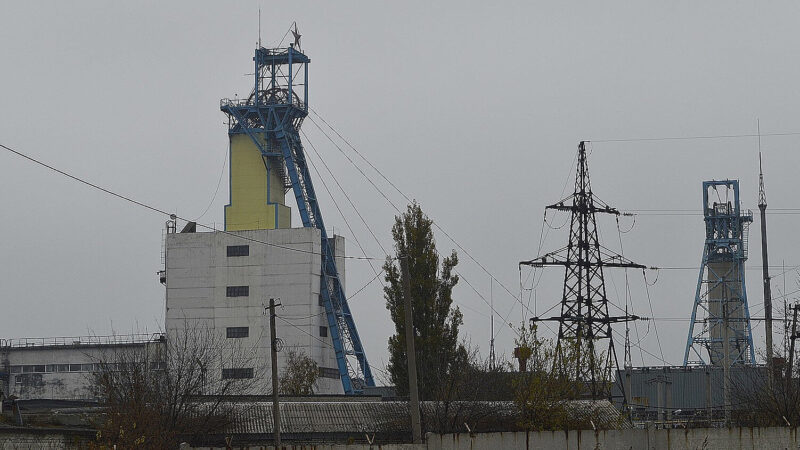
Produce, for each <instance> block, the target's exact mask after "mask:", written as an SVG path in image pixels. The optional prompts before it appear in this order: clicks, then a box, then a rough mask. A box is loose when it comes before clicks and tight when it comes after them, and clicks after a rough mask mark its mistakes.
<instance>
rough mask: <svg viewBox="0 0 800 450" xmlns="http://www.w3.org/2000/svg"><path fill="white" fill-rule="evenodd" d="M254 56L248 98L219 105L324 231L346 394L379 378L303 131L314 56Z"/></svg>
mask: <svg viewBox="0 0 800 450" xmlns="http://www.w3.org/2000/svg"><path fill="white" fill-rule="evenodd" d="M253 61H254V62H255V72H254V77H253V90H252V91H251V93H250V95H249V97H247V98H242V99H234V100H231V99H222V100H221V101H220V110H222V112H224V113H225V114H227V116H228V119H229V124H228V134H229V135H231V136H233V135H235V134H244V135H246V136H248V137H250V139H251V140H252V141H253V143H254V144H255V145H256V146H257V147H258V149H259V150H260V151H261V155H262V158H263V159H264V164H265V167H267V168H271V167H275V168H276V169H278V170H282V171H283V173H282V177H281V178H283V180H284V183H285V187H286V188H287V189H288V188H291V189H292V190H293V191H294V196H295V199H296V200H297V208H298V210H299V213H300V218H301V219H302V221H303V226H304V227H313V228H316V229H318V230H320V233H321V234H322V251H321V253H322V254H321V258H322V266H321V277H320V295H321V297H322V302H323V304H324V306H325V312H326V315H327V319H328V326H329V330H330V335H331V339H332V342H333V347H334V351H335V353H336V361H337V365H338V369H339V374H340V376H341V380H342V387H343V389H344V392H345V393H346V394H357V393H360V392H361V391H362V389H363V387H364V386H374V385H375V382H374V380H373V377H372V372H371V370H370V366H369V363H368V362H367V357H366V355H365V353H364V349H363V347H362V345H361V339H360V338H359V336H358V331H357V330H356V325H355V322H354V321H353V316H352V314H351V313H350V307H349V306H348V304H347V298H346V297H345V294H344V289H343V287H342V284H341V283H340V280H339V271H338V270H337V268H336V260H335V258H334V252H333V248H332V245H331V243H330V241H329V239H328V234H327V231H326V229H325V224H324V222H323V220H322V211H321V210H320V207H319V203H318V202H317V195H316V194H315V192H314V184H313V183H312V181H311V175H310V173H309V168H308V164H307V161H306V155H305V152H304V150H303V145H302V143H301V141H300V134H299V132H300V127H301V125H302V123H303V119H304V118H305V117H306V116H307V115H308V64H309V63H310V62H311V60H310V59H309V58H308V56H306V55H305V54H304V53H303V52H302V51H301V50H300V49H299V45H296V44H291V45H289V46H288V47H287V48H272V49H268V48H264V47H261V46H259V47H258V48H257V49H256V51H255V56H254V57H253Z"/></svg>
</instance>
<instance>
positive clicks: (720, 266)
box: [683, 180, 755, 366]
mask: <svg viewBox="0 0 800 450" xmlns="http://www.w3.org/2000/svg"><path fill="white" fill-rule="evenodd" d="M712 190H713V191H715V192H716V193H717V195H718V199H719V202H713V199H711V198H710V195H709V194H710V192H711V191H712ZM721 190H724V191H725V193H726V194H728V193H730V192H732V193H733V201H732V202H731V201H730V198H728V197H727V196H726V199H725V200H723V199H722V197H719V192H720V191H721ZM703 216H704V221H705V229H706V239H705V244H704V246H703V259H702V261H701V264H700V274H699V276H698V279H697V288H696V290H695V301H694V307H693V309H692V317H691V322H690V324H689V335H688V338H687V340H686V349H685V351H684V357H683V364H684V366H686V365H689V364H702V365H705V364H708V363H713V359H715V358H721V357H722V356H720V355H721V354H724V353H723V351H722V347H723V345H724V342H723V341H724V339H723V338H722V337H718V336H714V335H713V333H712V330H713V329H716V330H720V329H722V330H724V328H723V327H724V325H723V323H724V317H723V316H722V315H721V312H720V311H721V310H722V307H723V306H722V303H724V304H725V305H727V306H724V307H725V308H728V307H729V306H731V305H732V306H733V307H734V311H736V309H738V308H741V310H739V311H738V312H737V314H735V317H734V318H729V322H728V323H729V328H731V327H733V326H736V328H737V329H736V330H734V331H733V336H732V337H730V338H729V339H728V340H729V342H731V343H732V345H731V347H730V348H731V351H732V352H734V353H732V354H734V355H735V356H734V357H733V358H732V359H731V364H753V363H755V349H754V347H753V334H752V328H751V325H750V310H749V307H748V305H747V287H746V283H745V272H744V263H745V261H746V260H747V229H748V226H749V224H750V222H752V221H753V213H752V212H750V211H745V212H743V211H742V210H741V203H740V199H739V181H738V180H721V181H704V182H703ZM715 263H716V264H715ZM726 269H727V270H726ZM731 285H733V286H734V288H733V289H731V288H730V287H729V286H731ZM704 286H705V289H703V287H704ZM715 289H718V290H720V291H721V292H722V295H723V299H716V298H715V299H712V298H710V293H711V291H712V290H715ZM728 293H730V294H731V296H732V298H727V295H728ZM715 302H716V303H718V304H717V305H714V303H715ZM698 307H699V308H700V309H701V310H703V311H705V316H706V319H704V320H703V319H701V320H700V321H699V322H700V323H702V326H701V327H699V330H697V329H696V325H697V324H698V320H697V310H698ZM728 309H729V310H730V308H728ZM732 322H733V323H732ZM737 322H738V323H737ZM703 349H705V350H706V351H707V353H708V357H709V361H706V360H705V358H704V357H703V355H702V350H703ZM690 351H691V352H692V353H693V356H694V357H697V360H696V361H689V353H690Z"/></svg>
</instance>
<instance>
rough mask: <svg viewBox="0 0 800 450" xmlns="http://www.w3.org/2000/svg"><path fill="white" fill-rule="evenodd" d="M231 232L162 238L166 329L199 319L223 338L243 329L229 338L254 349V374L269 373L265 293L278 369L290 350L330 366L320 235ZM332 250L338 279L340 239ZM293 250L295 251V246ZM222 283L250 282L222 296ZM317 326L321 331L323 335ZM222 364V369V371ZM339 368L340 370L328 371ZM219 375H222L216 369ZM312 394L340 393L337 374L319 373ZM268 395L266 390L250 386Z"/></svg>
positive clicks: (172, 330) (311, 231) (341, 264)
mask: <svg viewBox="0 0 800 450" xmlns="http://www.w3.org/2000/svg"><path fill="white" fill-rule="evenodd" d="M236 235H240V236H242V237H245V238H246V239H242V238H239V237H237V236H235V235H232V234H231V233H221V232H211V233H172V234H168V235H167V238H166V286H167V296H166V297H167V303H166V329H167V334H168V336H169V335H171V334H175V333H178V332H179V331H180V330H182V329H184V328H185V327H186V326H187V325H192V326H194V324H201V325H202V326H204V327H209V328H212V329H213V330H215V331H216V332H218V333H219V336H221V338H225V339H227V338H226V329H227V328H228V327H247V328H248V332H249V335H248V337H246V338H235V339H237V341H238V342H239V343H240V344H241V345H242V347H244V348H248V349H254V350H255V355H256V358H255V361H253V363H252V364H251V365H254V366H255V367H253V369H254V373H256V374H261V376H265V377H267V378H268V374H269V373H270V370H271V369H270V358H269V352H270V341H269V335H270V332H269V314H268V313H267V311H266V309H265V308H266V307H268V305H269V299H270V298H279V299H280V303H281V306H280V307H279V308H278V309H277V315H278V319H277V321H276V334H277V336H278V337H279V338H280V339H281V340H282V341H283V343H284V350H283V351H282V352H280V353H279V354H278V365H279V371H280V370H282V368H283V366H284V365H285V359H286V355H287V352H288V350H295V351H301V352H303V353H305V354H306V355H308V356H311V357H312V358H313V359H314V360H315V361H316V362H317V364H318V365H319V366H320V367H321V368H327V369H336V368H337V363H336V356H335V353H334V351H333V343H332V341H331V337H330V335H331V334H330V330H328V329H327V328H328V321H327V316H326V314H325V308H324V307H323V306H321V305H320V300H319V283H320V269H321V257H320V252H321V248H320V247H321V234H320V232H319V230H316V229H312V228H292V229H277V230H250V231H238V232H236ZM335 239H336V245H335V252H336V255H337V266H338V268H339V270H340V277H341V278H342V280H343V279H344V258H343V256H344V239H343V238H341V237H336V238H335ZM234 245H247V246H249V252H248V253H249V254H248V255H247V256H231V257H229V256H227V248H228V246H234ZM296 250H299V251H296ZM228 286H248V288H249V293H248V295H247V296H238V297H228V296H227V292H226V289H227V287H228ZM321 327H324V328H325V330H324V331H325V333H326V334H327V336H323V335H322V330H321ZM220 370H221V369H220ZM326 372H327V373H329V374H338V370H336V371H332V370H327V371H326ZM217 376H221V373H219V374H218V375H217ZM317 392H318V393H322V394H339V393H342V392H343V391H342V385H341V381H340V380H339V378H338V376H337V377H336V378H331V377H321V378H320V379H319V381H318V383H317ZM254 393H266V392H254Z"/></svg>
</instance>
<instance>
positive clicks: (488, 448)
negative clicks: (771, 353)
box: [186, 428, 800, 450]
mask: <svg viewBox="0 0 800 450" xmlns="http://www.w3.org/2000/svg"><path fill="white" fill-rule="evenodd" d="M264 444H267V443H266V442H265V443H264ZM233 445H234V447H235V448H250V449H255V448H273V447H261V446H253V447H239V446H238V445H236V442H233ZM799 446H800V440H798V435H797V429H790V428H760V429H759V428H710V429H707V428H694V429H688V430H609V431H599V432H595V431H591V430H584V431H570V432H564V431H552V432H551V431H544V432H530V433H524V432H521V433H485V434H473V435H469V434H466V433H465V434H455V435H454V434H446V435H435V434H430V433H429V434H428V435H427V437H426V443H425V444H421V445H411V444H384V445H379V444H376V445H373V446H370V445H313V446H311V445H308V446H304V445H296V446H292V445H288V446H284V448H285V449H293V450H306V449H308V450H311V449H313V450H338V449H341V450H345V449H346V450H367V449H385V450H500V449H525V450H534V449H541V450H556V449H569V450H600V449H614V450H616V449H648V450H696V449H704V450H711V449H723V450H733V449H763V450H767V449H770V450H778V449H796V448H799ZM186 448H190V447H186Z"/></svg>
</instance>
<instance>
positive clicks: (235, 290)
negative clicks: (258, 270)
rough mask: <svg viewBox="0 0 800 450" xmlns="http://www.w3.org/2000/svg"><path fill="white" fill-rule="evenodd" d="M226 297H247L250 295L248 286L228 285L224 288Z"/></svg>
mask: <svg viewBox="0 0 800 450" xmlns="http://www.w3.org/2000/svg"><path fill="white" fill-rule="evenodd" d="M225 295H226V296H228V297H247V296H249V295H250V286H228V288H227V289H226V290H225Z"/></svg>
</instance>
